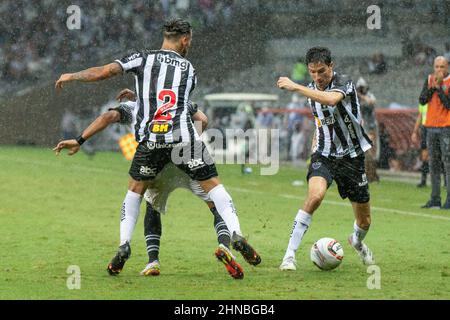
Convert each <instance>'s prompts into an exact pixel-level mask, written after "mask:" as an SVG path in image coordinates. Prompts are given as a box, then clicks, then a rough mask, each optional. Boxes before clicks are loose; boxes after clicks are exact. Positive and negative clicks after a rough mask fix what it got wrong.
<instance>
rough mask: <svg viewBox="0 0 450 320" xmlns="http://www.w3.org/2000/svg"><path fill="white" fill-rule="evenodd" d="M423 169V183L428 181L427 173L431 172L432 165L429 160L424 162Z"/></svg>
mask: <svg viewBox="0 0 450 320" xmlns="http://www.w3.org/2000/svg"><path fill="white" fill-rule="evenodd" d="M421 171H422V180H421V182H422V183H423V184H425V183H426V182H427V174H428V172H430V166H429V164H428V161H424V162H423V163H422V168H421Z"/></svg>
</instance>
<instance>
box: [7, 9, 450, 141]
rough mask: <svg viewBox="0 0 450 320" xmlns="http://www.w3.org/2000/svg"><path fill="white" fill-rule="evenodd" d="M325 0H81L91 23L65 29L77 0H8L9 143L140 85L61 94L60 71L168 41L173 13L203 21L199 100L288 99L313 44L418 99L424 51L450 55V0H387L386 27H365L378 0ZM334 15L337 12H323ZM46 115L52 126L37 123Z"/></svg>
mask: <svg viewBox="0 0 450 320" xmlns="http://www.w3.org/2000/svg"><path fill="white" fill-rule="evenodd" d="M319 2H320V4H321V5H318V3H319ZM325 2H326V4H327V6H324V0H321V1H318V0H307V1H302V2H298V1H294V0H283V1H281V0H265V1H262V0H249V1H237V0H235V1H233V0H228V1H211V0H190V1H186V0H171V1H169V0H161V1H147V0H138V1H133V2H128V1H123V0H118V1H107V2H106V1H100V0H93V1H87V0H80V1H78V2H77V4H78V5H79V6H80V8H81V10H82V29H81V30H79V31H74V30H72V31H71V30H67V28H66V19H67V16H68V14H67V12H66V8H67V6H69V5H70V4H71V3H69V2H67V3H66V2H64V1H62V2H54V1H46V0H41V1H33V2H19V1H13V0H6V1H2V2H1V4H0V14H2V17H4V19H2V20H1V22H0V44H1V46H0V48H1V50H0V58H1V60H2V61H3V62H4V63H3V64H2V65H1V66H0V68H1V69H0V72H1V73H2V77H1V79H0V100H1V101H2V103H1V105H2V109H3V110H2V111H3V114H4V117H2V119H1V120H0V122H1V123H0V143H3V144H4V143H8V144H15V143H27V144H39V145H52V144H53V142H54V140H55V139H57V137H59V135H60V133H59V121H60V119H61V118H62V114H63V109H64V107H71V108H73V109H74V111H75V112H81V111H80V110H82V108H85V107H92V108H93V107H98V106H99V105H102V104H104V103H105V101H107V100H109V99H111V98H112V97H114V94H115V93H116V91H117V90H118V89H119V88H122V87H125V86H130V85H131V84H130V79H131V78H128V77H123V78H121V79H114V80H111V81H106V82H105V83H101V84H99V85H95V86H89V85H83V86H77V88H75V86H74V88H73V89H72V90H73V91H71V92H63V93H61V94H59V95H57V94H55V92H54V90H53V82H54V80H55V78H56V77H57V76H58V75H59V74H60V73H61V72H62V71H71V70H78V69H80V68H84V67H87V66H92V65H98V64H102V63H107V62H109V61H111V60H112V59H115V58H117V57H121V56H123V55H124V54H125V53H126V52H124V50H130V49H132V48H142V47H155V46H158V45H159V44H160V41H161V38H160V32H159V30H157V29H158V26H159V25H160V24H161V22H162V21H163V20H164V19H166V18H167V17H169V16H174V15H182V16H184V17H187V18H188V19H190V20H191V21H192V24H193V25H194V28H195V38H194V45H193V48H192V50H191V52H190V60H191V61H192V62H193V63H194V65H195V66H196V68H197V73H198V75H199V81H200V82H199V86H198V88H197V90H196V94H195V96H194V98H195V99H196V100H197V101H199V102H201V100H202V97H203V95H205V94H207V93H213V92H233V91H240V92H242V91H246V92H265V93H276V94H278V95H279V96H280V104H279V105H278V106H274V107H284V106H286V105H287V103H288V102H289V101H290V100H291V96H290V95H289V94H287V93H285V92H280V91H279V90H278V89H277V88H276V87H275V82H276V79H277V78H278V77H279V76H281V75H290V74H291V71H292V66H293V64H294V63H295V61H296V60H297V58H298V57H299V56H302V55H304V54H305V52H306V49H307V48H308V47H310V46H313V45H324V46H328V47H329V48H330V49H331V50H332V52H333V54H334V57H335V60H336V63H337V65H336V68H337V70H339V71H341V72H343V73H346V74H348V75H350V76H351V77H352V78H353V79H354V80H355V81H356V79H357V78H358V77H359V76H363V77H364V78H365V79H366V80H367V81H368V83H369V85H370V87H371V91H372V92H374V94H375V95H376V97H377V99H378V107H380V108H388V109H392V108H394V109H399V110H403V109H404V108H410V109H415V108H416V105H417V97H418V94H419V91H420V88H421V86H422V81H423V79H424V76H425V75H426V74H427V73H428V72H429V71H430V65H429V61H428V60H429V59H427V57H426V56H425V59H423V61H422V60H420V59H415V55H416V56H417V55H418V56H419V57H422V56H421V55H423V51H424V50H425V49H426V48H432V49H433V50H434V51H435V52H436V53H444V51H445V48H444V44H445V42H446V41H448V40H447V39H446V36H448V25H449V24H450V2H448V1H444V2H442V1H439V0H430V1H426V2H424V1H418V0H402V1H394V0H387V1H383V3H382V4H380V7H381V10H382V11H381V12H382V29H381V30H368V29H367V27H366V20H367V17H368V16H369V14H368V13H367V12H366V9H367V7H368V6H369V5H371V3H370V1H365V0H364V1H356V0H345V1H344V0H339V1H328V0H327V1H325ZM8 12H17V15H11V14H6V13H8ZM330 14H333V17H334V19H323V20H318V19H317V17H318V16H319V15H321V16H324V15H330ZM412 15H414V19H411V16H412ZM55 16H56V17H57V18H58V19H54V17H55ZM430 17H432V19H431V18H430ZM19 22H20V23H19ZM105 25H108V26H111V27H110V28H104V27H103V26H105ZM218 34H220V37H218V36H217V35H218ZM138 39H145V43H139V42H138ZM338 39H339V40H338ZM377 52H380V53H382V54H383V55H384V56H385V57H386V62H387V72H386V73H384V74H369V71H368V69H367V61H368V59H370V57H372V56H373V54H375V53H377ZM421 59H422V58H421ZM24 112H25V113H26V114H27V115H28V116H29V117H27V119H24V117H23V114H24ZM402 112H403V111H402ZM405 112H414V111H405ZM381 114H382V113H381ZM383 119H385V118H384V115H381V121H384V120H383ZM389 119H390V117H386V120H389ZM35 123H46V124H48V125H47V126H45V127H39V128H38V127H37V126H35V125H33V124H35ZM408 125H409V121H407V122H405V123H403V122H401V121H400V124H398V123H395V124H389V125H388V126H387V127H388V130H389V132H390V134H391V136H393V137H394V138H393V139H392V140H393V141H394V140H397V138H396V137H397V135H398V134H400V136H401V137H402V139H403V141H402V142H399V143H397V142H395V145H393V147H395V148H397V149H399V150H404V149H405V148H406V146H407V144H408V142H407V141H408V139H409V138H408V139H407V137H406V136H403V135H402V132H405V130H406V129H407V128H406V127H404V126H408ZM400 127H401V128H402V129H400ZM392 130H394V131H395V132H394V131H392ZM402 130H403V131H402ZM391 131H392V132H391Z"/></svg>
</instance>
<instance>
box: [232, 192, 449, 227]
mask: <svg viewBox="0 0 450 320" xmlns="http://www.w3.org/2000/svg"><path fill="white" fill-rule="evenodd" d="M230 189H232V190H236V191H240V192H246V193H256V194H267V192H263V191H254V190H248V189H243V188H230ZM278 196H279V197H282V198H286V199H295V200H302V199H304V197H300V196H294V195H290V194H284V193H282V194H278ZM322 202H323V203H327V204H332V205H336V206H343V207H351V204H349V203H346V202H338V201H332V200H323V201H322ZM371 209H372V210H375V211H382V212H390V213H397V214H401V215H405V216H413V217H422V218H429V219H438V220H445V221H450V217H443V216H435V215H432V214H426V213H418V212H411V211H402V210H397V209H389V208H382V207H374V206H371Z"/></svg>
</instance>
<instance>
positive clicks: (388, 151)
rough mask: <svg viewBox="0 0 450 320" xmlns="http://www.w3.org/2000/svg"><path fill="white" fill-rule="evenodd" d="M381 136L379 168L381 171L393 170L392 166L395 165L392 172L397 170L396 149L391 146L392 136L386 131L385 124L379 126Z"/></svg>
mask: <svg viewBox="0 0 450 320" xmlns="http://www.w3.org/2000/svg"><path fill="white" fill-rule="evenodd" d="M379 134H380V160H379V162H378V166H379V167H380V168H381V169H391V165H393V168H392V170H395V165H394V163H393V161H394V162H395V158H396V154H395V151H394V149H393V148H392V147H391V146H390V139H391V137H390V135H389V132H388V131H387V129H386V126H385V125H384V123H382V122H381V123H380V126H379Z"/></svg>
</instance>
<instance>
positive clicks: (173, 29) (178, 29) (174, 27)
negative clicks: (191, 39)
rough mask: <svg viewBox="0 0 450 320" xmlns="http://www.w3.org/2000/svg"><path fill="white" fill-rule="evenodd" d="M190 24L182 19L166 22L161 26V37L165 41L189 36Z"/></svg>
mask: <svg viewBox="0 0 450 320" xmlns="http://www.w3.org/2000/svg"><path fill="white" fill-rule="evenodd" d="M191 31H192V27H191V24H190V23H189V22H187V21H186V20H183V19H171V20H167V21H166V22H165V23H164V26H163V35H164V38H167V39H178V38H180V37H181V36H184V35H187V34H190V33H191Z"/></svg>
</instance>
